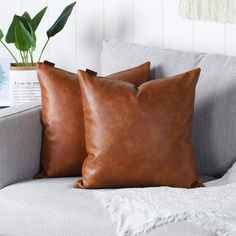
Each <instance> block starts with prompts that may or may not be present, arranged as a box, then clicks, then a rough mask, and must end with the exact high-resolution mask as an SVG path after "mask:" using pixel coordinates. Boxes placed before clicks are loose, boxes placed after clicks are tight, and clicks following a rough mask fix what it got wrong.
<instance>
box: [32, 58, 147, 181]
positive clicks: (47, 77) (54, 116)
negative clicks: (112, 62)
mask: <svg viewBox="0 0 236 236" xmlns="http://www.w3.org/2000/svg"><path fill="white" fill-rule="evenodd" d="M37 71H38V78H39V82H40V86H41V92H42V121H43V125H44V133H43V146H42V169H43V170H42V171H41V172H40V173H39V174H38V175H36V176H35V178H42V177H66V176H81V168H82V164H83V162H84V159H85V157H86V155H87V153H86V149H85V141H84V117H83V108H82V100H81V92H80V85H79V81H78V79H77V74H73V73H70V72H67V71H64V70H61V69H58V68H55V67H53V66H50V65H48V64H45V63H39V64H38V65H37ZM149 72H150V63H149V62H147V63H145V64H143V65H141V66H139V67H136V68H133V69H130V70H126V71H123V72H119V73H116V74H113V75H110V76H108V78H109V79H111V80H112V79H116V80H119V79H121V80H125V81H129V82H131V83H133V84H135V85H137V86H139V85H140V84H142V83H143V82H146V81H148V79H149Z"/></svg>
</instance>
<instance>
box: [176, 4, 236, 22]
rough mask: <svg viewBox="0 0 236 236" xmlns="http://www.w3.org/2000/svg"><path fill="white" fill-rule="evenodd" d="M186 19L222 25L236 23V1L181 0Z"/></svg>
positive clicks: (182, 13)
mask: <svg viewBox="0 0 236 236" xmlns="http://www.w3.org/2000/svg"><path fill="white" fill-rule="evenodd" d="M179 14H180V15H181V16H183V17H184V18H187V19H191V20H201V21H214V22H221V23H232V24H233V23H236V0H179Z"/></svg>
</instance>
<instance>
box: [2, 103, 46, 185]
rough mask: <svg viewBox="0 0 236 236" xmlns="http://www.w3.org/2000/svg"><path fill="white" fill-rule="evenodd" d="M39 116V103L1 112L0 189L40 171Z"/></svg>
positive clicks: (40, 129) (40, 139)
mask: <svg viewBox="0 0 236 236" xmlns="http://www.w3.org/2000/svg"><path fill="white" fill-rule="evenodd" d="M40 113H41V106H40V104H39V103H34V104H29V105H23V106H19V107H13V108H6V109H3V110H0V189H1V188H3V187H6V186H8V185H10V184H13V183H16V182H19V181H22V180H25V179H29V178H32V177H33V175H34V174H36V173H37V172H38V171H39V167H40V149H41V141H42V125H41V122H40Z"/></svg>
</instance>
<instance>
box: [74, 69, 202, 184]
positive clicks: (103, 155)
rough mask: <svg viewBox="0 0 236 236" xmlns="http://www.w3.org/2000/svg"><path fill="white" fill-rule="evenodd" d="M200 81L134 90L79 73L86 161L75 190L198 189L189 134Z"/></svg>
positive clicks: (174, 80) (181, 79)
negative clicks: (166, 187)
mask: <svg viewBox="0 0 236 236" xmlns="http://www.w3.org/2000/svg"><path fill="white" fill-rule="evenodd" d="M199 75H200V69H195V70H192V71H190V72H187V73H184V74H180V75H177V76H174V77H171V78H168V79H159V80H153V81H148V82H146V83H143V84H142V85H141V86H139V87H137V86H135V85H132V84H130V83H126V82H122V81H112V80H106V79H105V80H102V79H98V78H97V77H95V76H93V75H89V74H87V73H85V72H83V71H79V75H78V77H79V81H80V86H81V91H82V98H83V109H84V120H85V140H86V148H87V152H88V156H87V158H86V160H85V162H84V164H83V167H82V180H79V181H78V182H77V183H76V184H75V187H78V188H88V189H90V188H91V189H94V188H117V187H147V186H150V187H151V186H173V187H183V188H191V187H196V186H198V182H197V174H196V165H195V157H194V153H193V147H192V142H191V130H192V116H193V111H194V99H195V87H196V84H197V81H198V78H199Z"/></svg>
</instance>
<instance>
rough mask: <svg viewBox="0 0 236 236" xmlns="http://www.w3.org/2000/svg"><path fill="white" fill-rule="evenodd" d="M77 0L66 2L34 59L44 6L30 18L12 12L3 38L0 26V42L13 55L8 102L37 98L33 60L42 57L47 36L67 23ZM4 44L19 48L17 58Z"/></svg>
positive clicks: (38, 91)
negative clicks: (10, 20) (37, 31)
mask: <svg viewBox="0 0 236 236" xmlns="http://www.w3.org/2000/svg"><path fill="white" fill-rule="evenodd" d="M75 4H76V2H74V3H72V4H70V5H68V6H67V7H66V8H65V9H64V10H63V11H62V13H61V14H60V16H59V17H58V18H57V20H56V21H55V22H54V24H53V25H52V26H51V27H50V28H49V29H48V30H47V32H46V34H47V41H46V43H45V45H44V47H43V48H42V50H41V53H40V56H39V58H38V60H37V61H35V60H34V52H35V49H36V46H37V37H36V30H37V28H38V26H39V24H40V22H41V21H42V19H43V17H44V15H45V12H46V10H47V7H45V8H44V9H42V10H41V11H40V12H39V13H38V14H37V15H36V16H34V17H33V18H31V16H30V15H29V13H28V12H24V14H23V15H22V16H19V15H14V17H13V20H12V22H11V24H10V27H9V29H8V32H7V34H6V37H5V41H4V33H3V31H2V30H1V29H0V44H1V45H2V46H3V47H4V48H5V49H6V50H7V51H8V53H9V54H10V56H11V57H12V59H13V60H14V62H13V63H11V67H10V81H11V91H12V92H11V104H12V105H18V104H21V103H24V102H29V101H33V100H39V99H40V88H39V84H38V80H37V75H36V67H35V65H36V63H37V62H40V61H41V58H42V55H43V52H44V50H45V48H46V47H47V45H48V42H49V41H50V39H51V38H52V37H53V36H55V35H56V34H58V33H59V32H60V31H61V30H62V29H63V28H64V26H65V25H66V23H67V20H68V18H69V16H70V15H71V13H72V10H73V8H74V6H75ZM7 44H12V45H14V46H15V47H16V49H17V51H18V52H19V58H20V59H17V56H16V55H14V54H13V53H12V51H11V50H10V48H9V47H8V45H7Z"/></svg>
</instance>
